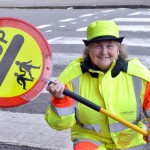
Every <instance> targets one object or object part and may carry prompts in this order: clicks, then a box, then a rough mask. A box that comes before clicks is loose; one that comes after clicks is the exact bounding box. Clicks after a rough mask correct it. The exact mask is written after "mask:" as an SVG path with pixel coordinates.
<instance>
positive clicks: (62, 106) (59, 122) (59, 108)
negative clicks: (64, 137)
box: [45, 87, 76, 130]
mask: <svg viewBox="0 0 150 150" xmlns="http://www.w3.org/2000/svg"><path fill="white" fill-rule="evenodd" d="M66 88H67V87H66ZM45 120H46V122H47V123H48V124H49V125H50V127H51V128H53V129H56V130H64V129H68V128H71V127H72V126H74V125H75V123H76V120H75V101H74V100H73V99H72V98H70V97H68V96H65V97H64V98H62V99H57V98H55V97H53V96H52V97H51V99H50V105H49V106H48V108H47V110H46V113H45Z"/></svg>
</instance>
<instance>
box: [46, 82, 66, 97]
mask: <svg viewBox="0 0 150 150" xmlns="http://www.w3.org/2000/svg"><path fill="white" fill-rule="evenodd" d="M64 89H65V86H64V85H63V84H62V83H61V82H60V81H58V80H56V81H54V83H51V84H49V85H48V86H47V87H46V90H47V91H49V92H50V93H51V95H53V96H54V97H56V98H63V97H64V94H63V91H64Z"/></svg>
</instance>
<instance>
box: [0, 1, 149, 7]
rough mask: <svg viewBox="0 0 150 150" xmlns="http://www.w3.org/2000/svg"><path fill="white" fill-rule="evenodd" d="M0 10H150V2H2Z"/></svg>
mask: <svg viewBox="0 0 150 150" xmlns="http://www.w3.org/2000/svg"><path fill="white" fill-rule="evenodd" d="M0 8H28V9H38V8H40V9H44V8H46V9H67V8H73V9H88V8H90V9H91V8H93V9H94V8H132V9H134V8H150V0H104V1H102V0H76V1H74V0H0Z"/></svg>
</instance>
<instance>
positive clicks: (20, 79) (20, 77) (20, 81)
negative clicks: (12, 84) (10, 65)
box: [14, 72, 33, 90]
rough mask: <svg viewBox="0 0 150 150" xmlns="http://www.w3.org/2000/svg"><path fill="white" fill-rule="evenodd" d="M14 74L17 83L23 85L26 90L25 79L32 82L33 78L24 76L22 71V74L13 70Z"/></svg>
mask: <svg viewBox="0 0 150 150" xmlns="http://www.w3.org/2000/svg"><path fill="white" fill-rule="evenodd" d="M14 75H15V76H16V77H17V82H18V84H20V85H23V89H24V90H27V89H26V81H32V82H33V79H28V78H25V75H26V72H24V74H18V73H17V72H15V73H14Z"/></svg>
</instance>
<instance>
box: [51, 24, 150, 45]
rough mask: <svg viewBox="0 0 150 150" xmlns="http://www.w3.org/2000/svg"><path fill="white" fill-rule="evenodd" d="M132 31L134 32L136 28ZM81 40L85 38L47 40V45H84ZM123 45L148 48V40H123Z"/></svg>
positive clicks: (149, 28) (149, 43)
mask: <svg viewBox="0 0 150 150" xmlns="http://www.w3.org/2000/svg"><path fill="white" fill-rule="evenodd" d="M132 28H133V30H136V29H137V28H135V29H134V27H132ZM124 30H128V29H127V28H124ZM145 30H150V26H149V27H148V29H146V28H145ZM83 39H86V38H85V37H56V38H53V39H49V40H48V43H49V44H78V45H84V43H83V41H82V40H83ZM123 43H125V44H126V45H127V46H137V47H139V46H141V47H150V38H125V39H124V40H123Z"/></svg>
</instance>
